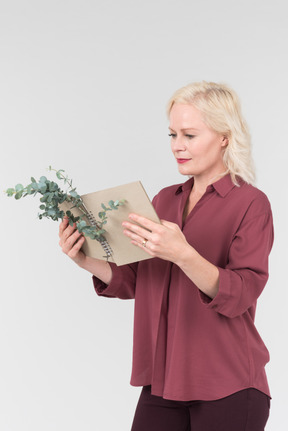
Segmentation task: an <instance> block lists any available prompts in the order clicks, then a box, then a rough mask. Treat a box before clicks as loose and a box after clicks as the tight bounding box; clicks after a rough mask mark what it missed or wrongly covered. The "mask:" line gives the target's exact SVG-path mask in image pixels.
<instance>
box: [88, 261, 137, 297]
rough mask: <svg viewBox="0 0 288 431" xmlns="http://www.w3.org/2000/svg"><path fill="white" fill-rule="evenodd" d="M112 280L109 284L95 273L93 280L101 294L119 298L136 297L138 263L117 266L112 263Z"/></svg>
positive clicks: (98, 292) (96, 289) (98, 293)
mask: <svg viewBox="0 0 288 431" xmlns="http://www.w3.org/2000/svg"><path fill="white" fill-rule="evenodd" d="M110 265H111V269H112V280H111V282H110V283H109V285H107V284H105V283H103V282H102V281H101V280H99V279H98V278H97V277H95V276H94V275H93V277H92V280H93V284H94V288H95V291H96V293H97V295H99V296H106V297H108V298H119V299H133V298H134V297H135V285H136V275H137V267H138V264H137V263H134V264H130V265H123V266H117V265H115V264H114V263H110Z"/></svg>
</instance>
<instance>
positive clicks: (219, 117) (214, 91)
mask: <svg viewBox="0 0 288 431" xmlns="http://www.w3.org/2000/svg"><path fill="white" fill-rule="evenodd" d="M174 103H184V104H191V105H193V106H194V107H195V108H197V109H198V110H199V111H200V112H201V113H202V115H203V120H204V122H205V123H206V124H207V126H208V127H210V128H211V129H212V130H214V131H215V132H218V133H220V134H222V135H224V136H225V137H226V138H227V139H228V145H227V146H226V148H225V151H224V154H223V162H224V164H225V166H226V168H227V171H226V172H225V173H224V174H223V175H225V174H227V173H228V172H229V173H230V175H231V179H232V181H233V183H234V184H236V185H238V181H237V177H238V178H239V177H240V178H242V180H244V181H245V182H246V183H248V184H253V183H254V181H255V171H254V164H253V160H252V155H251V139H250V133H249V130H248V126H247V124H246V121H245V120H244V118H243V116H242V112H241V106H240V101H239V98H238V96H237V94H236V93H235V92H234V91H233V90H232V89H231V88H229V87H228V86H227V85H225V84H217V83H215V82H206V81H202V82H195V83H192V84H188V85H186V86H185V87H182V88H180V89H179V90H177V91H176V92H175V93H174V94H173V96H172V97H171V99H170V100H169V102H168V105H167V114H168V116H169V114H170V111H171V109H172V106H173V105H174Z"/></svg>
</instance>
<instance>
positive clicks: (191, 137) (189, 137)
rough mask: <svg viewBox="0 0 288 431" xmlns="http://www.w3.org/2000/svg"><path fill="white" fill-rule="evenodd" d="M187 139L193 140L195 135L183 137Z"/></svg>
mask: <svg viewBox="0 0 288 431" xmlns="http://www.w3.org/2000/svg"><path fill="white" fill-rule="evenodd" d="M185 136H186V137H187V138H188V139H193V138H195V135H185Z"/></svg>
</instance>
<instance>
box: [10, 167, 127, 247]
mask: <svg viewBox="0 0 288 431" xmlns="http://www.w3.org/2000/svg"><path fill="white" fill-rule="evenodd" d="M48 170H49V171H54V172H55V173H56V177H57V178H58V179H59V180H61V181H63V183H64V185H67V190H66V191H63V190H62V189H61V188H60V187H59V185H58V184H57V183H56V182H55V181H50V180H48V179H47V178H46V176H42V177H40V179H39V181H36V180H35V178H34V177H31V183H30V184H28V185H27V186H25V187H24V186H23V185H22V184H17V185H16V186H15V187H14V188H9V189H7V190H6V191H5V193H6V194H7V196H9V197H12V196H14V198H15V199H17V200H18V199H20V198H22V197H26V196H29V195H30V196H36V195H37V194H40V195H41V198H40V202H41V205H40V207H39V208H40V209H41V210H42V212H41V213H38V217H39V219H40V220H41V219H43V218H50V219H52V220H55V221H57V220H59V219H61V220H63V218H64V217H67V218H68V220H69V224H70V226H73V224H74V223H76V227H77V229H78V231H79V232H82V233H83V234H84V235H85V236H87V237H89V238H91V239H96V240H97V241H99V242H104V241H106V239H105V237H104V234H105V233H106V230H105V229H104V225H105V224H106V223H107V219H108V216H107V212H108V211H112V210H117V209H118V207H119V206H120V205H123V204H124V202H125V200H123V199H122V200H117V201H113V200H111V201H109V202H108V206H106V205H104V204H103V203H102V204H101V207H102V211H100V212H99V213H98V217H99V220H95V218H94V217H92V216H91V213H89V211H88V210H87V208H86V206H85V204H84V202H83V199H82V198H81V196H80V195H79V194H78V192H77V190H76V187H73V184H72V180H71V179H70V178H69V177H68V176H67V175H66V174H65V171H64V170H63V169H59V170H56V169H53V168H52V167H51V166H49V168H48ZM64 202H67V203H69V204H70V205H71V204H72V207H71V209H73V208H78V209H79V211H80V212H81V215H80V216H74V215H73V213H72V211H70V210H67V211H64V210H63V209H61V207H60V205H61V204H62V203H64Z"/></svg>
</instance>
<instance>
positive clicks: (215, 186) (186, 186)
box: [175, 174, 241, 198]
mask: <svg viewBox="0 0 288 431" xmlns="http://www.w3.org/2000/svg"><path fill="white" fill-rule="evenodd" d="M240 182H241V181H240ZM193 184H194V178H193V177H192V178H189V180H187V181H186V182H185V183H183V184H181V185H180V186H179V187H178V188H177V190H176V192H175V193H176V195H178V194H179V193H181V192H184V191H186V190H191V189H192V187H193ZM234 187H235V184H234V183H233V181H232V179H231V175H230V174H227V175H225V176H224V177H222V178H220V180H217V181H215V182H214V183H212V184H210V185H209V186H208V187H207V189H206V191H213V190H215V191H216V192H217V193H218V194H219V195H220V196H222V198H224V197H225V196H226V195H227V194H228V193H229V192H230V190H232V189H233V188H234Z"/></svg>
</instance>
